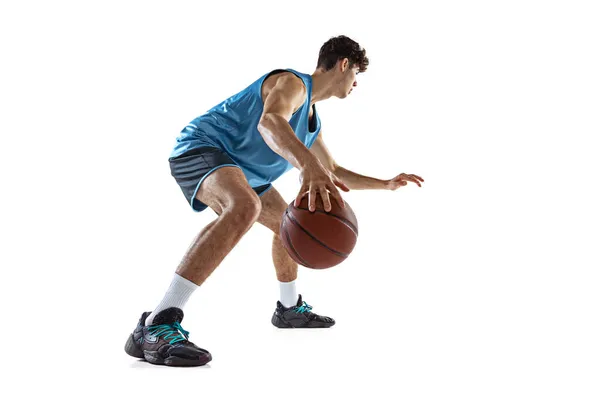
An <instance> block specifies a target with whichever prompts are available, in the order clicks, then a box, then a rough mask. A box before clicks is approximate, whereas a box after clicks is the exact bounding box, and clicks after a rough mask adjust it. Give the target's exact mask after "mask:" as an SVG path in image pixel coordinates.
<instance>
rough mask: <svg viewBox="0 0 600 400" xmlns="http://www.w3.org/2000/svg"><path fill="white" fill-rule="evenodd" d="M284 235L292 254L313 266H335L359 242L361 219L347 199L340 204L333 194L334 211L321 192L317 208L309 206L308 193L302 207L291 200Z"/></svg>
mask: <svg viewBox="0 0 600 400" xmlns="http://www.w3.org/2000/svg"><path fill="white" fill-rule="evenodd" d="M280 237H281V241H282V242H283V246H284V247H285V249H286V250H287V252H288V253H289V255H290V257H292V259H294V261H296V262H297V263H298V264H300V265H304V266H305V267H307V268H312V269H325V268H330V267H333V266H335V265H337V264H339V263H341V262H342V261H344V260H345V259H346V258H347V257H348V256H349V255H350V253H352V250H353V249H354V246H355V245H356V240H357V238H358V222H357V221H356V216H355V215H354V211H352V208H351V207H350V205H349V204H348V202H345V207H344V208H342V207H340V206H339V205H338V204H337V202H336V201H335V200H334V199H333V198H331V211H329V212H326V211H325V209H324V208H323V202H322V201H321V197H320V196H317V199H316V210H315V211H314V212H310V211H309V210H308V196H305V197H304V198H303V199H302V202H301V203H300V206H299V207H296V206H294V202H292V203H290V205H289V206H288V208H287V209H286V211H285V213H284V215H283V219H282V221H281V229H280Z"/></svg>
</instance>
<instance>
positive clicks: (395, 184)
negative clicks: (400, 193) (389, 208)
mask: <svg viewBox="0 0 600 400" xmlns="http://www.w3.org/2000/svg"><path fill="white" fill-rule="evenodd" d="M408 182H413V183H416V184H417V185H418V186H419V187H421V182H425V181H424V180H423V178H421V177H420V176H417V175H414V174H404V173H403V174H400V175H398V176H396V177H395V178H392V179H390V180H388V181H386V183H385V186H386V188H387V189H389V190H396V189H398V188H399V187H402V186H406V185H408Z"/></svg>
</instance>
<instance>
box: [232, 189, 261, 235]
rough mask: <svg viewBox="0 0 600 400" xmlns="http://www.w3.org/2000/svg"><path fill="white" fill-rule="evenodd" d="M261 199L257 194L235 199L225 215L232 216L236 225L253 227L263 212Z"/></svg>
mask: <svg viewBox="0 0 600 400" xmlns="http://www.w3.org/2000/svg"><path fill="white" fill-rule="evenodd" d="M261 208H262V207H261V202H260V198H259V197H258V195H257V194H256V193H255V192H249V193H247V194H245V195H244V196H237V197H236V198H234V199H233V200H232V201H231V203H230V204H229V205H228V207H227V208H226V209H225V210H224V213H226V214H227V215H229V216H231V217H232V218H233V219H234V220H235V222H236V223H238V224H241V225H247V226H248V227H250V226H252V224H254V223H255V222H256V220H258V217H259V216H260V211H261Z"/></svg>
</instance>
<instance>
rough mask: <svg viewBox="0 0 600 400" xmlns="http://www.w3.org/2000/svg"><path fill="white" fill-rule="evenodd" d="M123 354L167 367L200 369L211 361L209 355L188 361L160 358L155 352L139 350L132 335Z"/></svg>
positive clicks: (185, 359)
mask: <svg viewBox="0 0 600 400" xmlns="http://www.w3.org/2000/svg"><path fill="white" fill-rule="evenodd" d="M125 353H127V354H129V355H130V356H131V357H134V358H139V359H142V360H146V361H147V362H149V363H150V364H154V365H167V366H169V367H201V366H203V365H206V364H207V363H209V362H210V361H211V360H212V356H211V355H210V354H207V357H205V358H204V359H200V360H189V359H187V358H180V357H175V356H171V357H167V358H162V357H161V356H160V355H159V354H158V353H157V352H156V351H147V350H142V349H140V348H139V346H138V345H137V344H136V343H135V340H134V339H133V334H130V335H129V338H128V339H127V342H126V343H125Z"/></svg>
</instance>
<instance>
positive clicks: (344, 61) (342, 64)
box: [340, 58, 350, 72]
mask: <svg viewBox="0 0 600 400" xmlns="http://www.w3.org/2000/svg"><path fill="white" fill-rule="evenodd" d="M348 68H350V60H348V59H347V58H343V59H342V60H340V70H341V71H342V72H346V71H347V70H348Z"/></svg>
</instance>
